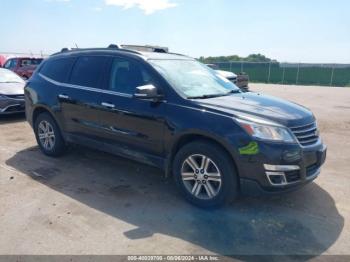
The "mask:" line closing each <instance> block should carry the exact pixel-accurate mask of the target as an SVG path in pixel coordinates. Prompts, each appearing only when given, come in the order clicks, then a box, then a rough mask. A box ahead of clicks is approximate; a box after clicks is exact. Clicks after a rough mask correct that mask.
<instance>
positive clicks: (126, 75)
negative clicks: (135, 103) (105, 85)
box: [109, 58, 152, 95]
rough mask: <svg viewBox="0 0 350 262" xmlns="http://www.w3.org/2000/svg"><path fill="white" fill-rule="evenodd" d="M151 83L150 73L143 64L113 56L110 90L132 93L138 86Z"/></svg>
mask: <svg viewBox="0 0 350 262" xmlns="http://www.w3.org/2000/svg"><path fill="white" fill-rule="evenodd" d="M151 83H152V79H151V76H150V74H149V73H148V72H147V71H146V70H145V69H144V68H142V66H141V65H139V64H137V63H135V62H132V61H129V60H126V59H123V58H113V62H112V68H111V75H110V81H109V90H111V91H115V92H119V93H123V94H129V95H132V94H134V92H135V89H136V87H138V86H143V85H148V84H151Z"/></svg>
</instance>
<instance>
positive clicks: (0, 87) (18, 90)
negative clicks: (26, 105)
mask: <svg viewBox="0 0 350 262" xmlns="http://www.w3.org/2000/svg"><path fill="white" fill-rule="evenodd" d="M24 85H25V83H0V95H23V94H24Z"/></svg>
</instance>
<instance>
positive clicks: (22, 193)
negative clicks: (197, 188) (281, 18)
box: [0, 84, 350, 256]
mask: <svg viewBox="0 0 350 262" xmlns="http://www.w3.org/2000/svg"><path fill="white" fill-rule="evenodd" d="M251 89H252V90H254V91H258V92H263V93H267V94H271V95H275V96H279V97H283V98H286V99H289V100H291V101H295V102H296V103H299V104H302V105H305V106H307V107H308V108H310V109H311V110H312V111H313V112H314V113H315V115H316V117H317V118H318V124H319V126H320V130H321V135H322V137H323V139H324V141H325V143H326V144H327V145H328V158H327V162H326V164H325V166H324V168H323V169H322V172H321V175H320V176H319V178H317V179H316V180H315V182H314V183H311V184H309V185H307V186H305V187H304V188H302V189H301V190H299V191H297V192H293V193H290V194H286V195H282V196H274V197H260V198H241V199H240V200H239V201H237V202H235V203H232V204H231V205H229V206H226V207H224V208H221V209H217V210H202V209H198V208H196V207H193V206H191V205H189V204H188V203H186V202H185V201H184V200H183V199H182V198H181V196H180V195H179V194H178V193H177V191H176V189H175V187H174V185H173V184H172V183H171V181H166V180H164V179H163V178H162V172H161V171H159V170H157V169H154V168H152V167H149V166H145V165H142V164H138V163H135V162H133V161H129V160H125V159H122V158H119V157H115V156H112V155H109V154H106V153H102V152H96V151H91V150H88V149H86V148H82V147H78V146H76V147H73V148H71V149H70V150H69V152H68V154H66V155H65V156H63V157H61V158H58V159H52V158H48V157H46V156H44V155H42V154H41V153H40V152H39V150H38V148H37V146H36V142H35V139H34V135H33V132H32V130H31V128H30V127H29V125H28V124H27V123H26V122H25V120H24V117H23V116H12V117H1V118H0V254H124V255H126V254H152V255H154V254H226V255H227V254H230V255H233V256H235V255H243V254H285V255H291V254H306V255H311V256H318V255H320V254H350V225H349V221H350V204H349V199H350V177H349V174H350V137H349V135H350V131H349V130H350V89H347V88H327V87H303V86H277V85H262V84H252V86H251Z"/></svg>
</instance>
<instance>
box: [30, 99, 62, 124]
mask: <svg viewBox="0 0 350 262" xmlns="http://www.w3.org/2000/svg"><path fill="white" fill-rule="evenodd" d="M42 113H48V114H50V116H51V117H52V118H53V119H54V120H55V122H56V124H57V125H58V127H59V128H60V129H61V126H60V123H59V121H58V120H57V118H56V116H55V114H54V113H53V112H52V111H51V110H50V108H49V107H47V106H45V105H37V106H35V108H34V109H33V113H32V117H31V121H32V124H33V126H34V123H35V120H36V119H37V117H38V116H39V115H40V114H42Z"/></svg>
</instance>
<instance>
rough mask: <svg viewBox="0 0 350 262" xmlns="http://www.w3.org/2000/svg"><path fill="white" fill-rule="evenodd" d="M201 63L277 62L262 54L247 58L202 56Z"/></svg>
mask: <svg viewBox="0 0 350 262" xmlns="http://www.w3.org/2000/svg"><path fill="white" fill-rule="evenodd" d="M198 60H199V61H200V62H202V63H205V64H211V63H216V62H231V61H240V62H241V61H242V62H277V61H276V60H274V59H271V58H268V57H266V56H264V55H262V54H251V55H248V56H247V57H240V56H238V55H230V56H208V57H204V56H201V57H200V58H199V59H198Z"/></svg>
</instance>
